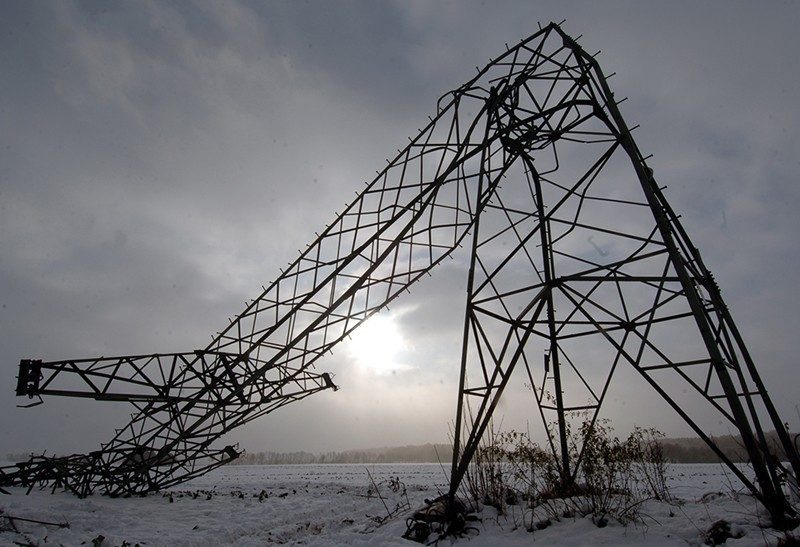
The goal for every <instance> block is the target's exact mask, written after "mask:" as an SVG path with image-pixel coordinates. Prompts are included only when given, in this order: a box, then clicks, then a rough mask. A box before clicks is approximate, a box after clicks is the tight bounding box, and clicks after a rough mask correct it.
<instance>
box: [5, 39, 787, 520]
mask: <svg viewBox="0 0 800 547" xmlns="http://www.w3.org/2000/svg"><path fill="white" fill-rule="evenodd" d="M617 104H618V103H617V102H616V101H615V99H614V96H613V93H611V92H610V90H609V88H608V85H607V82H606V78H605V77H604V76H603V73H602V72H601V70H600V68H599V66H598V65H597V63H596V61H595V59H594V58H593V57H592V56H591V55H589V54H587V53H586V52H585V51H584V50H583V49H582V48H581V47H580V46H579V45H578V44H577V43H576V42H575V41H574V40H572V39H571V38H569V37H568V36H567V35H566V34H564V33H563V31H562V30H561V28H560V27H559V26H558V25H554V24H551V25H549V26H547V27H546V28H544V29H542V30H540V31H539V32H537V33H536V34H534V35H533V36H531V37H530V38H527V39H526V40H523V41H522V42H520V43H519V44H517V45H515V46H514V47H511V48H507V51H506V52H505V53H504V54H503V55H501V56H500V57H498V58H497V59H495V60H493V61H491V62H490V63H489V65H487V66H486V67H485V68H483V69H482V70H479V71H478V74H477V76H476V77H475V78H473V79H472V80H471V81H470V82H468V83H466V84H464V85H463V86H461V87H460V88H458V89H456V90H454V91H453V92H451V93H448V94H447V95H445V96H443V97H442V98H441V99H440V100H439V104H438V105H437V112H436V116H435V117H433V118H430V121H429V123H428V124H427V125H426V126H425V127H424V128H423V129H421V130H420V132H419V134H418V135H417V136H416V137H415V138H413V139H410V142H409V143H408V144H407V145H406V146H405V148H403V149H402V150H399V151H398V154H397V155H396V156H395V157H394V159H392V160H389V161H388V164H387V165H386V167H385V168H384V169H383V170H381V171H379V172H378V174H377V176H376V177H375V178H374V179H373V180H372V181H371V182H369V183H367V184H366V186H365V188H364V189H363V190H362V191H361V192H360V193H359V194H358V195H357V198H356V199H355V201H353V202H352V203H350V204H349V205H347V206H345V208H344V210H343V212H342V213H341V214H337V216H336V218H335V219H334V221H333V222H332V223H331V224H329V225H328V226H326V227H325V229H324V230H323V231H322V232H320V233H319V234H317V235H316V238H315V239H314V241H313V242H312V243H311V244H310V245H309V246H308V247H307V248H306V249H305V250H304V251H303V252H302V253H301V254H300V256H299V257H298V258H297V259H296V260H295V261H294V262H293V263H291V264H290V265H289V266H288V268H287V269H286V270H285V271H282V272H281V274H280V275H279V276H278V278H277V279H276V280H275V281H274V282H273V283H272V284H270V285H269V286H268V287H266V288H265V289H264V291H263V292H262V293H261V294H260V295H259V296H258V297H257V298H255V299H254V300H252V301H251V302H250V303H249V304H248V305H247V307H246V309H245V310H244V311H243V312H242V313H241V314H240V315H239V316H238V317H236V318H235V319H234V320H232V321H231V323H230V324H229V325H227V326H226V327H225V328H224V329H223V330H222V332H221V333H219V334H218V335H217V336H216V337H215V338H214V340H213V342H212V343H211V344H209V346H208V347H207V348H205V349H203V350H198V351H193V352H187V353H180V354H156V355H142V356H125V357H115V358H100V359H88V360H70V361H58V362H40V361H31V360H27V361H23V362H22V363H21V367H20V376H19V383H18V389H17V392H18V394H19V395H27V396H30V397H34V396H36V397H38V396H41V395H69V396H81V397H92V398H95V399H99V400H111V401H126V402H128V403H130V404H132V405H133V406H134V407H135V409H136V413H135V414H134V415H133V417H132V419H131V421H130V423H129V424H127V425H126V426H125V427H124V428H123V429H121V430H119V431H117V433H116V435H115V436H114V437H113V438H112V439H111V440H110V441H109V442H108V443H106V444H104V445H103V446H102V448H101V450H99V451H97V452H92V453H90V454H89V455H86V456H71V457H69V458H39V459H36V460H32V461H30V462H26V463H25V464H20V465H19V466H18V467H17V468H6V469H5V475H4V483H5V484H28V485H33V484H40V483H50V484H54V486H65V487H67V488H71V489H73V490H74V491H75V492H76V493H78V494H80V495H86V494H88V493H91V492H92V491H93V490H94V489H96V488H100V489H101V490H102V491H103V492H105V493H109V494H112V495H115V494H122V493H135V492H144V491H149V490H154V489H158V488H163V487H165V486H169V485H172V484H176V483H178V482H181V481H183V480H186V479H188V478H190V477H193V476H196V475H197V474H200V473H202V472H205V471H207V470H209V469H211V468H213V467H216V466H218V465H221V464H224V463H226V462H228V461H230V460H231V459H233V458H235V457H236V456H237V455H238V452H237V450H236V449H235V447H231V446H228V447H225V448H223V449H213V448H211V444H212V442H214V441H216V440H217V439H218V438H219V437H221V436H222V435H224V434H225V433H226V432H228V431H230V430H231V429H233V428H234V427H237V426H239V425H242V424H244V423H246V422H249V421H250V420H253V419H255V418H258V417H260V416H262V415H264V414H267V413H269V412H271V411H273V410H275V409H277V408H279V407H281V406H283V405H285V404H287V403H289V402H292V401H296V400H299V399H302V398H304V397H307V396H308V395H310V394H312V393H315V392H317V391H320V390H324V389H328V388H335V386H334V384H333V382H332V381H331V378H330V376H329V375H328V374H325V373H322V374H318V373H315V372H312V369H313V366H314V364H315V363H316V362H317V360H318V359H319V358H320V357H322V356H323V355H324V354H326V353H327V352H329V351H330V350H331V349H332V348H333V346H334V345H336V344H337V343H338V342H340V341H341V340H342V339H343V338H344V337H346V336H347V335H348V334H349V333H351V332H352V331H353V329H355V328H357V327H358V326H359V325H360V324H361V323H363V322H364V321H365V320H366V319H368V318H369V317H370V316H371V315H372V314H374V313H376V312H378V311H379V310H380V309H382V308H383V307H385V306H386V305H387V304H388V303H390V302H391V301H392V300H394V299H395V298H396V297H398V296H399V295H400V294H401V293H402V292H403V291H405V290H406V289H408V288H409V286H410V285H412V284H413V283H414V282H415V281H416V280H418V279H419V278H420V277H421V276H423V275H425V274H426V273H428V272H429V271H430V270H431V269H432V268H433V267H434V266H436V265H437V264H438V263H439V262H441V261H442V260H443V259H444V258H446V257H447V256H448V255H449V254H450V253H452V252H453V251H454V249H456V248H457V247H460V246H461V244H462V242H463V243H466V247H467V248H468V249H471V255H470V256H471V266H470V270H469V277H468V290H467V306H466V313H465V323H464V346H463V355H462V370H461V385H460V395H459V405H458V415H457V421H456V423H457V430H456V437H457V439H456V440H457V442H456V453H455V457H454V461H453V477H452V481H451V490H452V492H455V489H456V488H457V487H458V484H459V482H460V481H461V478H462V476H463V473H464V470H465V469H466V466H467V464H468V462H469V460H470V458H471V456H472V454H473V453H474V450H475V449H476V447H477V444H478V442H479V440H480V438H481V436H482V434H483V432H484V430H485V428H486V426H487V423H488V421H489V419H490V417H491V415H492V412H493V410H494V408H495V406H496V405H497V403H498V401H499V398H500V395H501V394H502V392H503V390H504V389H505V387H506V385H507V384H508V382H509V379H510V377H511V375H512V371H513V370H514V369H518V370H519V371H521V374H520V376H521V377H523V378H525V379H526V381H527V382H528V383H529V384H530V386H531V387H532V393H533V396H534V398H535V401H536V403H537V406H538V409H539V413H540V416H541V418H542V420H543V421H544V422H545V423H547V424H556V427H553V428H550V429H548V431H549V432H550V445H551V447H552V449H553V451H554V452H555V453H557V454H560V455H561V461H562V470H561V471H562V477H563V478H564V480H574V478H575V477H576V476H577V473H578V465H576V463H578V464H579V462H580V453H581V448H580V447H573V448H570V447H568V446H567V441H566V436H565V427H566V423H567V422H568V421H569V419H570V416H571V415H572V414H574V413H578V412H580V413H582V415H588V416H589V417H590V419H592V420H594V419H596V417H597V414H598V412H599V410H600V408H601V406H602V405H603V402H604V398H605V396H606V394H607V392H608V389H609V385H610V382H611V379H612V377H613V376H614V372H615V370H617V368H618V367H621V366H631V367H633V369H635V370H636V371H637V372H638V373H639V374H640V375H641V376H642V377H643V378H644V379H645V380H646V381H647V382H648V383H649V384H650V385H651V386H652V387H653V389H654V391H655V392H657V393H658V394H660V396H662V397H663V398H664V399H665V400H666V401H667V402H668V404H669V405H670V406H672V408H673V409H674V410H675V411H676V412H677V413H678V414H679V415H680V416H681V417H682V418H683V419H684V420H686V422H687V423H688V424H689V425H690V426H691V427H692V428H693V429H694V430H695V431H696V432H697V434H698V435H699V436H700V437H701V438H703V439H704V440H705V441H706V442H708V443H709V445H710V446H711V447H712V449H714V450H715V451H716V452H717V454H718V455H719V456H720V457H721V458H722V459H723V461H725V462H726V463H728V464H729V465H730V467H731V469H732V471H733V472H734V474H736V475H737V476H738V477H739V478H740V479H741V480H742V481H743V482H744V483H745V484H746V485H748V486H749V487H750V488H751V490H753V492H755V493H757V495H758V496H759V497H760V498H761V499H763V500H764V501H765V503H766V504H767V505H768V506H769V505H770V504H771V505H772V507H773V508H776V509H775V510H778V509H780V510H781V511H783V510H784V509H785V507H784V506H785V504H784V503H783V500H784V498H783V496H782V494H781V491H780V486H779V481H778V477H777V471H776V468H775V466H774V465H773V464H772V463H771V462H772V460H771V459H770V455H769V452H768V448H767V443H766V439H765V438H764V433H763V428H762V426H761V422H762V421H764V420H766V421H767V422H769V424H770V427H774V428H775V429H776V430H777V431H778V432H779V435H780V437H781V441H782V442H783V444H784V446H783V448H784V450H785V451H786V453H787V454H789V456H790V459H791V465H792V466H793V469H794V472H795V473H797V472H798V471H799V470H800V465H798V459H797V453H796V451H795V450H794V448H793V447H792V445H791V442H790V441H789V439H788V435H787V434H786V431H785V428H784V427H783V424H782V422H781V421H780V419H779V417H778V415H777V413H776V411H775V409H774V407H773V405H772V403H771V402H770V400H769V398H768V396H767V393H766V391H765V389H764V386H763V384H762V383H761V380H760V379H759V376H758V373H757V371H756V369H755V366H754V364H753V361H752V359H751V358H750V356H749V354H748V353H747V350H746V348H745V346H744V344H743V342H742V339H741V336H740V334H739V332H738V331H737V330H736V327H735V325H734V324H733V321H732V320H731V317H730V314H729V312H728V310H727V308H726V307H725V305H724V303H723V301H722V298H721V296H720V293H719V289H718V287H717V285H716V283H715V282H714V279H713V277H712V276H711V274H710V273H709V272H708V270H707V269H706V268H705V266H704V265H703V262H702V260H701V258H700V255H699V253H698V251H697V249H695V248H694V247H693V246H692V244H691V242H690V240H689V238H688V236H687V235H686V233H685V231H684V230H683V228H682V227H681V225H680V223H679V221H678V217H677V216H676V215H675V213H674V212H673V211H672V209H671V208H670V206H669V204H668V203H667V202H666V200H665V199H664V196H663V193H662V191H661V189H660V188H659V186H658V185H657V184H656V182H655V180H654V178H653V175H652V171H651V170H650V169H649V168H648V167H647V165H646V161H645V158H644V157H642V154H641V153H640V152H639V150H638V148H637V147H636V145H635V143H634V141H633V139H632V137H631V132H630V130H629V129H628V127H627V126H626V125H625V122H624V121H623V119H622V117H621V115H620V113H619V110H618V107H617ZM468 234H469V235H471V237H470V238H469V239H468V240H467V241H466V242H465V241H464V239H465V237H467V235H468ZM687 389H688V390H689V391H691V392H692V393H694V394H695V397H694V401H692V402H691V404H685V403H684V402H681V400H680V399H681V398H680V397H679V394H680V393H682V392H684V391H687ZM684 399H685V396H684ZM696 403H700V405H699V406H698V404H696ZM703 405H705V407H706V408H703ZM709 409H710V410H711V411H712V412H713V413H715V414H716V415H718V416H721V417H722V418H723V419H724V420H727V421H728V422H729V423H730V424H731V425H732V426H733V427H735V428H736V430H737V431H739V432H740V433H741V434H742V437H743V439H744V442H745V444H746V449H747V451H748V453H749V455H750V457H751V460H752V462H753V465H754V467H755V469H756V473H757V481H756V483H753V482H752V481H751V480H750V478H749V477H747V476H745V475H744V474H743V473H742V472H741V471H740V470H739V469H738V468H737V467H736V466H734V465H733V464H732V463H731V462H730V461H728V460H727V458H726V457H725V455H724V454H723V453H722V452H721V450H719V448H718V447H717V446H716V444H715V443H714V442H713V440H712V439H711V438H710V437H709V436H708V435H707V434H706V433H704V431H703V429H702V427H701V425H699V423H698V422H697V421H696V416H701V415H703V414H707V413H708V411H709ZM462 436H463V439H461V437H462ZM460 440H463V449H460V448H459V444H460V442H458V441H460Z"/></svg>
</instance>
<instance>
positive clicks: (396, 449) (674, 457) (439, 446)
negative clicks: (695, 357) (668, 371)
mask: <svg viewBox="0 0 800 547" xmlns="http://www.w3.org/2000/svg"><path fill="white" fill-rule="evenodd" d="M766 437H767V442H768V444H769V445H770V450H771V451H772V453H773V454H775V455H776V456H778V457H779V458H781V459H783V458H785V454H784V452H783V450H782V449H781V448H780V443H778V439H777V435H776V434H775V432H774V431H770V432H768V433H767V434H766ZM714 440H715V441H716V443H717V445H718V446H719V447H720V448H721V449H722V452H723V453H724V454H725V455H726V456H728V457H729V458H730V459H731V460H732V461H734V462H746V461H747V455H746V454H747V453H746V451H745V450H744V448H743V445H742V440H741V437H739V436H733V435H721V436H717V437H714ZM661 444H662V446H663V447H664V455H665V457H666V459H667V461H669V462H672V463H716V462H719V461H720V460H719V457H718V456H717V455H716V454H715V453H714V452H713V451H712V450H711V449H710V448H709V447H708V445H706V444H705V443H704V442H703V441H702V440H701V439H698V438H675V439H663V440H662V441H661ZM452 455H453V447H452V445H450V444H444V443H436V444H431V443H428V444H420V445H407V446H393V447H385V448H368V449H364V450H346V451H344V452H326V453H324V454H312V453H310V452H269V451H267V452H248V453H246V454H244V455H243V456H242V457H240V458H239V459H237V460H234V461H233V462H232V464H233V465H288V464H321V463H437V462H442V463H450V460H451V459H452ZM30 456H31V454H25V453H19V454H7V455H6V459H7V461H9V462H22V461H26V460H28V459H29V458H30Z"/></svg>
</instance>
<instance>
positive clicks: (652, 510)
mask: <svg viewBox="0 0 800 547" xmlns="http://www.w3.org/2000/svg"><path fill="white" fill-rule="evenodd" d="M448 471H449V469H443V468H442V467H441V466H440V465H439V464H380V465H368V466H364V465H357V464H352V465H351V464H347V465H287V466H228V467H224V468H221V469H218V470H215V471H214V472H212V473H209V474H208V475H205V476H203V477H200V478H197V479H194V480H193V481H191V482H188V483H186V484H184V485H181V486H179V487H177V488H174V489H171V490H168V491H166V492H161V493H157V494H152V495H149V496H146V497H142V498H127V499H125V498H115V499H112V498H107V497H104V496H92V497H90V498H87V499H78V498H76V497H75V496H73V495H71V494H68V493H65V492H56V493H55V494H51V493H50V491H49V490H45V491H38V490H34V491H33V492H31V493H30V495H26V494H25V489H21V488H11V489H9V490H10V492H11V494H10V495H8V496H2V495H0V509H2V511H3V514H7V515H12V516H17V517H24V518H29V519H34V520H41V521H48V522H65V521H66V522H69V524H70V527H69V528H58V527H57V526H53V525H42V524H34V523H28V522H19V521H18V522H16V526H17V528H18V530H19V533H15V532H13V531H5V532H0V545H14V544H15V543H14V542H20V543H22V544H27V543H25V542H29V543H30V544H34V545H37V544H39V545H59V544H63V545H82V544H83V545H87V546H92V540H95V539H96V538H98V536H101V535H102V536H104V538H105V539H104V541H103V542H102V545H103V546H107V545H123V544H124V542H127V543H128V544H129V545H131V546H133V545H135V544H136V543H139V544H140V545H148V546H152V545H176V546H177V545H182V546H192V545H236V546H256V545H265V544H270V543H288V544H307V545H342V544H350V545H375V544H382V545H406V546H408V545H414V544H413V543H411V542H409V541H407V540H403V539H402V537H401V536H402V534H403V532H405V530H406V522H405V521H406V518H407V517H409V516H410V515H411V513H412V512H413V511H414V510H415V509H418V508H420V507H422V506H423V505H424V499H425V498H428V499H433V498H435V497H437V496H438V495H439V494H440V493H441V492H443V491H445V488H446V485H447V472H448ZM368 473H369V474H368ZM671 474H672V479H671V485H672V493H673V494H674V495H675V496H676V497H677V498H678V499H679V500H680V503H678V504H667V503H661V502H655V501H650V502H647V503H646V505H645V506H644V508H643V511H642V514H643V521H642V522H640V523H637V524H635V525H634V524H631V525H628V526H627V527H625V526H622V525H621V524H619V523H617V522H615V521H613V520H611V521H610V522H609V523H608V526H606V527H604V528H598V527H597V526H596V525H595V524H594V523H593V522H592V520H591V519H590V518H589V517H570V518H561V519H560V520H559V521H557V522H553V523H552V524H551V525H550V526H548V527H547V528H545V529H543V530H536V531H534V532H528V531H527V530H526V529H527V528H529V527H530V520H531V517H530V514H529V512H528V513H527V514H525V515H523V514H522V510H521V507H520V506H511V507H509V512H508V514H507V515H504V516H498V515H497V511H496V510H495V509H494V508H492V507H484V508H483V509H482V511H481V512H480V513H479V514H478V517H479V518H480V519H481V520H480V521H479V522H477V523H475V526H476V528H478V531H477V532H472V533H471V534H470V535H469V536H468V537H464V538H461V539H458V540H455V542H456V543H457V544H462V545H470V546H479V545H529V544H530V543H531V542H534V543H535V544H537V545H568V546H569V545H642V544H647V545H687V544H689V545H702V544H703V535H702V534H703V532H704V531H706V530H708V529H709V528H710V527H711V525H712V524H713V523H714V522H716V521H717V520H720V519H725V520H727V521H728V522H730V523H731V528H732V530H733V531H734V532H738V533H742V534H743V536H742V537H741V538H740V539H730V540H728V543H727V545H733V546H737V547H738V546H746V545H765V544H772V545H774V544H776V543H777V540H778V538H779V537H781V534H779V533H778V532H776V531H774V530H770V529H762V528H761V527H760V526H761V525H763V524H764V523H765V522H766V516H765V513H764V511H763V510H762V509H761V508H760V507H759V506H758V504H757V503H756V502H755V501H754V500H753V499H752V498H751V497H750V496H748V495H745V494H744V493H742V492H740V489H741V486H740V485H739V484H738V483H737V481H735V480H734V478H733V477H731V476H730V473H729V472H725V471H724V470H723V468H722V467H721V466H719V465H715V464H680V465H674V466H672V467H671ZM370 475H371V477H372V479H371V478H370ZM390 478H399V480H400V481H401V482H402V483H404V484H405V487H406V489H407V498H408V502H409V503H410V509H407V510H405V511H402V512H400V513H399V514H398V515H396V516H395V517H394V518H391V519H388V520H386V521H385V522H383V523H379V522H378V521H379V520H381V519H383V518H384V517H386V516H387V507H388V509H389V510H390V511H392V510H393V509H394V508H395V507H396V505H397V504H398V503H402V502H403V501H405V498H404V497H403V495H402V491H398V492H394V491H392V489H391V488H390V487H389V485H388V483H387V482H386V481H388V480H389V479H390ZM373 481H374V482H375V483H376V484H377V485H378V488H379V491H380V493H381V495H382V496H383V497H384V499H385V502H386V507H384V503H383V502H382V501H381V499H379V498H378V497H376V496H374V495H371V496H370V495H368V494H369V492H370V489H371V485H372V482H373ZM372 490H374V488H372ZM170 498H171V499H172V501H170ZM0 524H2V523H0ZM452 541H454V540H451V539H448V540H446V541H443V542H440V545H443V544H450V543H451V542H452Z"/></svg>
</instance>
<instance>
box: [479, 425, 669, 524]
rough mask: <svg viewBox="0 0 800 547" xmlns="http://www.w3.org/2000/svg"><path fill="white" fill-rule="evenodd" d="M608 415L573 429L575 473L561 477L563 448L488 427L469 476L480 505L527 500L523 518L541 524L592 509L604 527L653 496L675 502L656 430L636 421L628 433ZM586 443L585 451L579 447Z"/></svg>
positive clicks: (630, 515) (501, 506) (628, 517)
mask: <svg viewBox="0 0 800 547" xmlns="http://www.w3.org/2000/svg"><path fill="white" fill-rule="evenodd" d="M612 432H613V430H612V428H611V426H610V425H609V422H608V421H607V420H600V421H596V422H592V421H589V420H584V421H583V422H582V423H581V424H580V427H578V428H577V433H572V430H571V429H568V439H569V442H568V445H569V446H570V447H571V450H570V454H569V460H570V464H571V466H572V468H573V469H575V468H577V467H578V466H579V471H578V473H577V475H576V476H575V477H574V478H572V477H562V476H561V468H560V461H561V456H560V454H558V453H556V452H554V451H551V450H546V449H544V448H542V447H540V446H539V445H538V444H537V443H535V442H533V441H532V440H531V438H530V436H529V435H528V434H527V433H520V432H517V431H508V432H503V433H500V432H497V431H496V430H495V429H494V427H490V428H489V431H488V432H487V435H486V436H485V439H484V442H483V443H482V444H481V445H480V447H479V448H478V450H477V451H476V452H475V455H474V457H473V460H472V462H471V464H470V466H469V468H468V470H467V473H466V475H465V482H466V490H467V493H468V495H469V497H470V498H471V499H472V500H473V501H474V502H475V503H476V504H484V505H489V506H492V507H495V508H496V509H497V511H498V514H500V515H503V514H506V513H507V512H508V508H509V506H516V505H519V506H521V507H522V518H523V525H524V526H525V527H526V528H527V529H528V530H534V529H537V528H541V527H542V526H543V525H545V524H543V523H547V525H549V523H550V522H551V521H553V520H560V519H561V518H570V517H573V516H586V515H591V516H592V518H593V520H594V522H595V523H596V524H597V525H598V526H605V525H606V524H607V522H608V518H613V519H615V520H617V521H618V522H620V523H622V524H623V525H626V524H628V523H630V522H633V521H636V520H638V519H639V518H640V513H639V510H640V507H641V505H642V504H643V503H644V502H645V501H647V500H650V499H655V500H660V501H670V500H671V499H672V498H671V496H670V493H669V486H668V467H667V461H666V458H665V456H664V451H663V448H662V446H661V444H660V442H659V440H660V439H661V438H663V434H662V433H660V432H659V431H656V430H655V429H642V428H636V429H634V431H633V432H632V433H631V434H630V435H629V436H628V437H627V438H625V439H619V438H617V437H615V436H613V435H612ZM579 446H582V447H583V449H582V451H580V453H579V451H578V448H577V447H579Z"/></svg>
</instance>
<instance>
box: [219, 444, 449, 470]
mask: <svg viewBox="0 0 800 547" xmlns="http://www.w3.org/2000/svg"><path fill="white" fill-rule="evenodd" d="M452 455H453V447H452V445H448V444H431V443H428V444H421V445H408V446H393V447H387V448H368V449H365V450H346V451H344V452H326V453H324V454H311V453H309V452H248V453H246V454H244V455H243V456H242V457H240V458H239V459H237V460H234V461H233V462H232V464H233V465H287V464H320V463H436V462H439V461H441V462H447V463H449V462H450V460H451V459H452Z"/></svg>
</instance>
